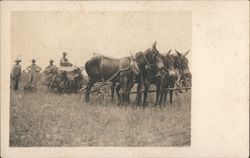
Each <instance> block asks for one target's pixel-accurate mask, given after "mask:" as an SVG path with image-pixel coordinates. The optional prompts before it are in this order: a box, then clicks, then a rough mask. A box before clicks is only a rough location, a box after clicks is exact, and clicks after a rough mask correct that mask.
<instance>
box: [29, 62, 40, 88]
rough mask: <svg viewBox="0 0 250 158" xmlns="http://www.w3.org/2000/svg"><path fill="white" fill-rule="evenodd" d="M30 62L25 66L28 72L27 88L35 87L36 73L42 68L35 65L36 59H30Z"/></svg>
mask: <svg viewBox="0 0 250 158" xmlns="http://www.w3.org/2000/svg"><path fill="white" fill-rule="evenodd" d="M31 62H32V64H31V65H30V66H28V67H27V68H26V70H27V71H28V72H29V80H28V85H27V86H28V88H34V89H36V82H37V73H39V72H40V71H41V70H42V68H41V67H39V66H37V65H36V64H35V63H36V60H35V59H32V61H31Z"/></svg>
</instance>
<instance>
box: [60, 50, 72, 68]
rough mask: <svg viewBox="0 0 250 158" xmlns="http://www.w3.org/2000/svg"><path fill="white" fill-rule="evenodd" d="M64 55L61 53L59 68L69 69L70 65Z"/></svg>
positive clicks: (64, 53)
mask: <svg viewBox="0 0 250 158" xmlns="http://www.w3.org/2000/svg"><path fill="white" fill-rule="evenodd" d="M66 55H67V53H66V52H63V57H62V58H61V60H60V66H61V67H70V66H72V64H71V63H70V62H69V61H68V59H67V58H66Z"/></svg>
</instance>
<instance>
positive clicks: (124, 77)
mask: <svg viewBox="0 0 250 158" xmlns="http://www.w3.org/2000/svg"><path fill="white" fill-rule="evenodd" d="M85 69H86V72H87V74H88V77H89V82H88V83H87V88H86V95H85V101H86V102H89V101H90V99H89V98H90V91H91V88H92V87H93V85H94V84H95V83H96V82H112V84H115V83H117V82H119V85H120V86H119V88H121V89H122V98H120V96H119V94H117V95H118V96H119V97H118V98H119V102H122V103H124V102H127V98H128V96H127V95H128V94H129V91H130V89H131V88H130V87H131V85H132V83H131V81H132V79H131V78H132V77H133V74H134V73H135V74H139V68H138V67H137V64H136V62H135V61H134V59H133V58H132V57H124V58H120V59H115V58H109V57H106V56H102V55H101V56H95V57H92V58H91V59H90V60H88V61H87V62H86V64H85Z"/></svg>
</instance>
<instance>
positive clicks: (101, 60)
mask: <svg viewBox="0 0 250 158" xmlns="http://www.w3.org/2000/svg"><path fill="white" fill-rule="evenodd" d="M102 62H103V55H102V56H101V59H100V71H101V79H102V81H103V82H104V78H103V75H102Z"/></svg>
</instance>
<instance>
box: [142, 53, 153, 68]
mask: <svg viewBox="0 0 250 158" xmlns="http://www.w3.org/2000/svg"><path fill="white" fill-rule="evenodd" d="M142 55H143V57H144V59H145V61H146V63H147V64H148V65H150V66H152V65H153V64H151V63H149V61H148V59H147V58H146V56H145V54H144V53H142Z"/></svg>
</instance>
